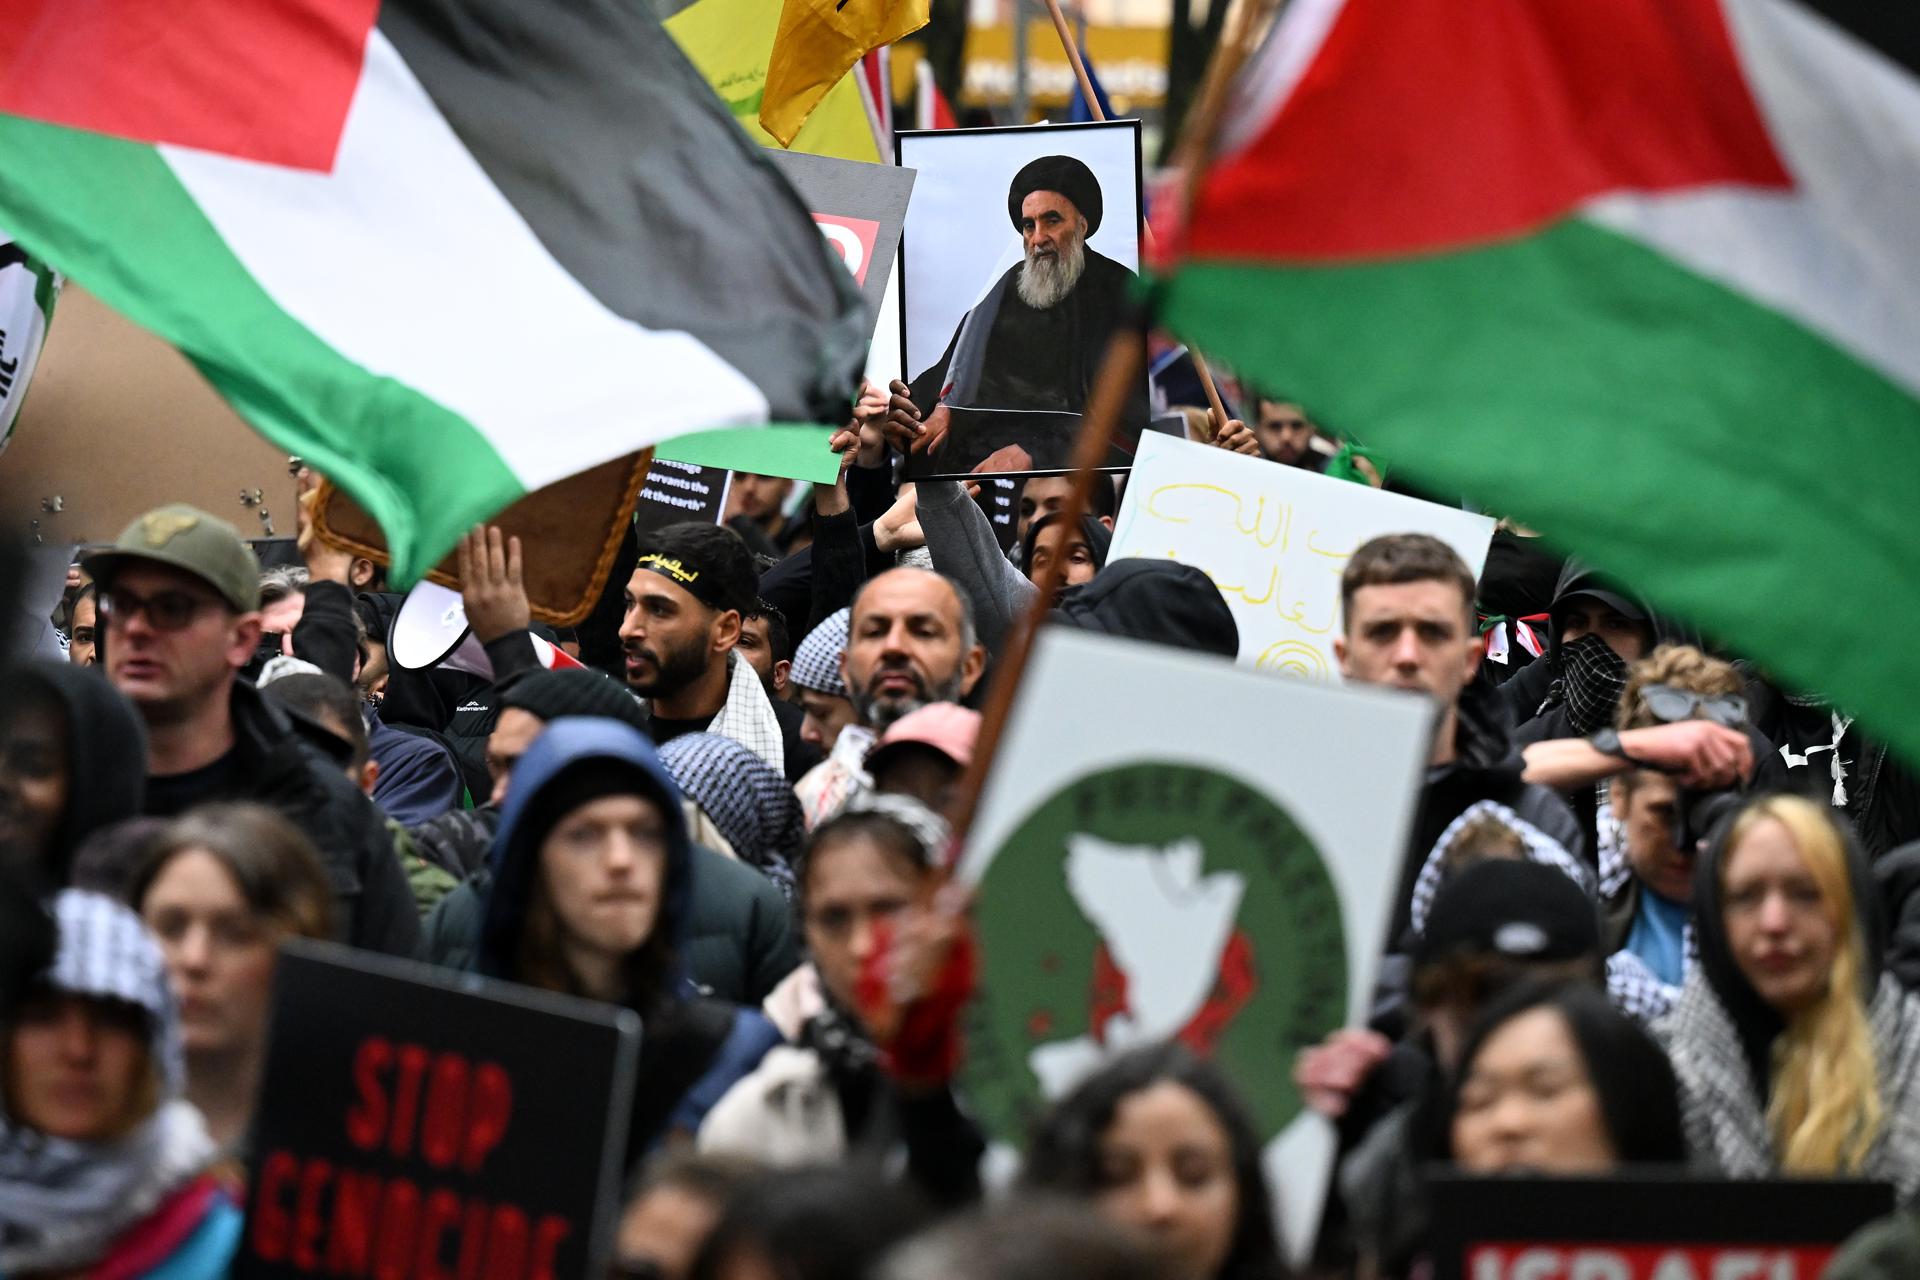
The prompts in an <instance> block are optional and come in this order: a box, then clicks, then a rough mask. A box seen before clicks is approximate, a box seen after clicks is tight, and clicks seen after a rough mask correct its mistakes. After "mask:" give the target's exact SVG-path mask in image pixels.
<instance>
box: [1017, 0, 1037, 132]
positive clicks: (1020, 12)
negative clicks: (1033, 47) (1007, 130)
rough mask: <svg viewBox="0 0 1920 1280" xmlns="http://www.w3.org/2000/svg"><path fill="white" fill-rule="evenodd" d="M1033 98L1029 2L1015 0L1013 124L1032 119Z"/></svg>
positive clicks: (1023, 122)
mask: <svg viewBox="0 0 1920 1280" xmlns="http://www.w3.org/2000/svg"><path fill="white" fill-rule="evenodd" d="M1031 107H1032V96H1031V94H1030V92H1029V87H1028V84H1027V0H1013V122H1014V123H1015V124H1025V123H1026V122H1027V121H1028V119H1030V118H1031V116H1030V112H1031Z"/></svg>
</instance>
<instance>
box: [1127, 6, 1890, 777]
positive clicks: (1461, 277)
mask: <svg viewBox="0 0 1920 1280" xmlns="http://www.w3.org/2000/svg"><path fill="white" fill-rule="evenodd" d="M1916 32H1920V27H1916V25H1915V24H1914V23H1913V22H1912V20H1911V13H1910V11H1909V10H1908V9H1907V8H1906V7H1905V6H1901V5H1862V4H1854V3H1847V2H1845V0H1606V3H1599V4H1554V3H1539V2H1538V0H1473V3H1471V4H1461V3H1458V2H1457V0H1291V3H1289V4H1288V6H1287V8H1286V10H1285V12H1284V14H1283V16H1282V18H1281V20H1280V22H1279V24H1278V26H1277V27H1276V30H1275V32H1274V35H1273V37H1272V38H1271V39H1270V40H1269V41H1268V43H1267V45H1266V46H1265V47H1264V48H1263V49H1262V50H1261V52H1260V53H1259V54H1258V55H1257V56H1256V58H1255V59H1254V60H1253V61H1252V62H1251V63H1250V64H1249V67H1248V71H1247V73H1246V74H1245V75H1244V77H1243V78H1242V80H1241V82H1240V83H1239V84H1238V86H1237V87H1236V91H1235V98H1236V101H1235V105H1234V106H1233V107H1232V109H1231V111H1230V114H1229V117H1228V119H1227V121H1226V126H1225V129H1224V133H1223V138H1222V140H1223V143H1224V151H1223V154H1222V155H1221V157H1220V159H1219V160H1218V161H1217V162H1216V163H1215V164H1214V165H1213V166H1212V167H1211V168H1210V169H1209V171H1208V172H1207V173H1206V174H1205V175H1204V176H1203V177H1202V179H1201V181H1200V183H1199V185H1198V189H1197V198H1196V200H1195V203H1194V205H1193V207H1192V210H1191V215H1190V217H1189V218H1188V221H1187V225H1186V226H1185V227H1184V228H1178V229H1176V228H1171V227H1169V228H1167V229H1166V234H1165V235H1164V236H1163V237H1162V239H1163V243H1167V244H1169V245H1170V246H1171V247H1172V253H1171V254H1170V262H1169V263H1166V264H1163V266H1164V267H1165V268H1166V269H1167V271H1168V272H1169V277H1168V279H1167V281H1166V291H1165V295H1164V302H1165V310H1164V312H1163V315H1164V318H1165V319H1166V321H1167V322H1168V323H1169V325H1170V326H1172V327H1173V328H1175V329H1176V330H1177V331H1178V332H1180V333H1181V334H1182V336H1184V337H1186V338H1189V339H1191V340H1192V341H1193V342H1195V343H1196V344H1198V345H1200V346H1202V347H1204V348H1205V349H1206V350H1207V352H1208V353H1209V354H1213V355H1217V356H1218V357H1220V358H1221V359H1223V360H1226V361H1228V362H1230V363H1232V364H1233V365H1234V366H1235V367H1236V368H1237V369H1238V370H1239V371H1240V372H1241V373H1242V374H1243V375H1244V376H1246V377H1248V378H1249V379H1250V380H1253V381H1255V382H1257V383H1262V384H1264V385H1266V386H1268V387H1270V388H1272V389H1273V390H1274V391H1275V392H1276V393H1279V394H1284V395H1285V396H1287V397H1288V398H1291V399H1297V400H1300V401H1301V402H1303V403H1305V404H1308V405H1310V406H1312V408H1313V410H1314V412H1315V416H1316V417H1319V418H1321V419H1322V420H1324V421H1327V422H1329V423H1330V424H1332V425H1333V426H1335V427H1337V428H1341V429H1344V430H1349V431H1352V432H1355V433H1357V434H1359V435H1360V436H1361V437H1362V438H1364V439H1365V440H1366V442H1367V443H1368V444H1369V445H1374V446H1378V447H1379V448H1380V449H1381V450H1382V451H1384V452H1385V453H1386V454H1387V456H1389V457H1391V458H1392V459H1393V461H1394V463H1395V465H1396V467H1397V468H1404V470H1405V471H1406V473H1407V474H1409V475H1410V476H1411V477H1412V478H1413V479H1414V480H1415V481H1416V483H1418V484H1419V485H1420V486H1421V487H1423V488H1425V489H1427V490H1429V491H1431V492H1435V493H1448V494H1453V493H1461V494H1465V495H1467V496H1469V497H1471V498H1472V499H1474V500H1475V501H1476V502H1478V503H1479V504H1481V505H1482V506H1484V507H1485V508H1487V509H1491V510H1495V511H1498V512H1501V513H1503V514H1508V515H1512V516H1514V517H1516V518H1519V519H1522V520H1525V521H1526V522H1527V523H1529V524H1534V525H1537V526H1538V527H1540V528H1541V529H1543V530H1545V531H1546V532H1547V533H1548V534H1549V535H1550V536H1551V537H1552V538H1554V539H1555V540H1556V541H1557V542H1559V543H1560V544H1561V545H1562V546H1564V547H1566V548H1569V549H1571V550H1573V551H1576V552H1579V553H1581V554H1582V555H1584V556H1587V557H1589V558H1590V559H1592V560H1593V561H1594V562H1596V563H1597V564H1598V566H1599V567H1600V568H1602V569H1604V570H1608V571H1611V572H1613V573H1616V574H1618V575H1620V576H1621V577H1623V578H1626V579H1627V580H1628V581H1630V582H1632V583H1633V584H1635V585H1637V586H1639V587H1641V588H1643V589H1644V590H1645V591H1646V592H1647V593H1648V594H1649V595H1650V596H1651V597H1652V598H1653V600H1654V602H1655V603H1656V604H1658V605H1660V606H1661V607H1663V608H1665V609H1669V610H1672V611H1673V612H1675V613H1677V614H1679V615H1681V616H1683V617H1686V618H1688V619H1689V620H1691V621H1692V622H1694V623H1696V624H1697V625H1699V626H1700V627H1701V628H1702V629H1703V630H1705V631H1706V632H1707V633H1708V634H1709V635H1713V636H1715V637H1717V638H1719V639H1721V640H1723V641H1725V642H1726V643H1728V644H1730V645H1732V646H1734V647H1736V648H1737V649H1739V650H1740V651H1742V652H1744V653H1747V654H1748V655H1750V656H1752V657H1754V658H1755V659H1757V660H1759V661H1760V662H1761V663H1762V664H1763V665H1764V666H1765V667H1766V668H1768V670H1769V671H1770V672H1772V673H1773V674H1774V675H1776V676H1777V677H1779V678H1780V679H1782V680H1783V681H1786V682H1788V683H1790V684H1794V685H1798V686H1800V687H1801V688H1804V689H1808V690H1812V691H1817V692H1820V693H1824V694H1827V695H1830V696H1832V697H1833V698H1835V699H1837V700H1838V701H1839V702H1840V703H1841V704H1842V705H1843V706H1845V707H1848V708H1851V709H1854V710H1856V711H1857V712H1858V714H1859V715H1860V717H1861V718H1862V719H1863V721H1865V722H1866V723H1867V724H1869V725H1870V726H1872V727H1873V728H1874V729H1875V731H1876V732H1877V733H1879V734H1881V735H1883V736H1885V737H1886V738H1888V739H1890V740H1891V741H1893V742H1894V743H1895V744H1896V745H1899V746H1902V747H1903V748H1904V749H1905V753H1906V754H1907V755H1908V757H1909V758H1913V759H1920V720H1917V719H1916V718H1915V717H1913V716H1912V715H1910V714H1906V713H1907V712H1908V711H1910V710H1911V708H1912V707H1913V705H1914V702H1915V697H1916V694H1920V677H1916V676H1915V674H1914V664H1913V662H1912V660H1911V658H1910V657H1909V656H1908V654H1907V653H1906V652H1905V651H1904V647H1903V646H1901V645H1898V644H1895V643H1875V642H1874V641H1873V639H1872V637H1874V636H1886V637H1906V636H1909V635H1912V634H1916V633H1920V579H1917V578H1916V577H1915V575H1914V572H1913V566H1914V564H1915V563H1916V562H1920V521H1917V520H1916V519H1915V518H1914V508H1915V498H1916V495H1917V494H1920V481H1916V479H1915V477H1916V476H1920V217H1916V215H1915V210H1916V209H1920V79H1917V78H1916V72H1920V35H1916Z"/></svg>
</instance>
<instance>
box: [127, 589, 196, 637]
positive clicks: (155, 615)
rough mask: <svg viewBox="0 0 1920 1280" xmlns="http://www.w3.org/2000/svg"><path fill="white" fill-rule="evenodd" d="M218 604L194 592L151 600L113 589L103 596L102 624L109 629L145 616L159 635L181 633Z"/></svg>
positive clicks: (165, 593)
mask: <svg viewBox="0 0 1920 1280" xmlns="http://www.w3.org/2000/svg"><path fill="white" fill-rule="evenodd" d="M218 603H219V602H218V601H216V600H213V599H211V598H209V597H207V596H203V595H198V594H196V593H194V592H192V591H156V592H154V593H153V594H152V595H150V596H141V595H136V594H134V593H133V592H131V591H128V590H127V589H126V588H124V587H112V588H109V589H108V590H106V591H102V592H101V593H100V605H99V610H100V620H101V621H102V622H104V623H106V624H108V625H112V624H114V623H118V624H119V625H121V626H125V625H126V624H127V623H129V622H132V621H133V618H134V615H135V614H138V613H144V614H146V615H147V621H148V622H149V623H151V624H153V629H154V630H156V631H180V630H182V629H184V628H186V627H187V626H190V625H191V624H192V622H193V620H194V619H195V618H197V617H199V616H200V613H201V611H202V610H204V609H210V608H213V607H214V606H215V605H216V604H218Z"/></svg>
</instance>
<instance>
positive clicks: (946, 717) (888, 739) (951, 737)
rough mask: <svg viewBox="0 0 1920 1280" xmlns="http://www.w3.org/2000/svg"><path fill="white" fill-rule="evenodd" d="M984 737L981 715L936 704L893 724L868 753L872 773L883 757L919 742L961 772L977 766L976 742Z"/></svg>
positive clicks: (956, 705) (956, 706)
mask: <svg viewBox="0 0 1920 1280" xmlns="http://www.w3.org/2000/svg"><path fill="white" fill-rule="evenodd" d="M979 736H980V713H979V712H978V711H969V710H967V709H966V708H965V707H963V706H960V705H958V704H956V703H952V702H933V703H929V704H928V705H926V706H924V707H921V708H920V709H919V710H918V711H909V712H908V713H907V714H906V715H904V716H901V717H900V718H899V719H898V720H895V721H894V722H893V725H892V727H890V728H889V729H888V730H887V731H886V732H885V733H883V734H881V735H880V741H879V743H878V744H876V745H875V746H874V748H873V750H872V751H870V752H868V753H867V767H868V768H869V769H871V768H872V767H873V762H874V761H875V760H877V759H879V757H880V753H881V752H883V751H885V750H887V749H888V748H889V747H892V746H894V745H896V744H899V743H905V742H917V743H919V744H921V745H922V746H927V747H932V748H933V749H934V750H935V751H938V752H939V753H940V754H941V755H944V756H946V757H947V758H948V759H949V760H952V761H953V762H954V763H955V764H957V765H959V766H960V767H961V768H963V769H964V768H966V767H967V766H968V765H969V764H971V763H973V744H974V740H975V739H976V738H978V737H979Z"/></svg>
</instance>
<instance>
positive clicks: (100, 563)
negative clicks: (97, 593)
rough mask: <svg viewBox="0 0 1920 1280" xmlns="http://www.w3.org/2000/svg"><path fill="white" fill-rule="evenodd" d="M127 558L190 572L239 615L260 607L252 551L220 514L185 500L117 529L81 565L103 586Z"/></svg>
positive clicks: (256, 566) (258, 575) (257, 568)
mask: <svg viewBox="0 0 1920 1280" xmlns="http://www.w3.org/2000/svg"><path fill="white" fill-rule="evenodd" d="M129 560H151V561H152V562H154V563H155V564H164V565H168V566H170V567H172V568H175V569H179V570H181V571H183V572H185V573H190V574H192V575H193V576H194V577H196V578H199V579H201V580H202V581H203V582H205V583H206V584H207V585H208V586H210V587H212V588H213V589H214V590H215V591H217V592H219V593H220V596H221V598H222V599H224V600H225V601H226V602H227V603H228V604H230V605H232V606H233V607H234V608H235V609H238V610H239V611H240V612H241V613H251V612H252V611H253V610H255V609H258V608H259V607H260V562H259V560H257V559H255V558H254V554H253V548H251V547H249V546H248V545H247V544H246V540H245V539H243V538H242V537H241V536H240V531H239V530H238V529H235V528H234V527H233V526H232V525H230V524H228V523H227V522H226V521H225V520H222V519H221V518H220V517H218V516H214V515H208V514H207V513H206V512H204V511H202V510H200V509H199V508H198V507H190V506H188V505H187V504H186V503H184V502H176V503H172V504H170V505H168V506H164V507H159V508H157V509H155V510H153V511H149V512H147V514H145V515H143V516H141V517H140V518H139V519H137V520H135V521H134V522H133V523H132V524H130V525H128V526H127V527H126V528H125V529H123V530H121V533H120V537H119V539H118V540H117V541H115V542H114V544H113V546H112V547H110V548H108V549H107V550H105V551H97V552H95V553H94V554H92V555H90V556H87V557H86V558H84V559H83V560H82V561H81V562H80V563H81V566H82V567H83V568H84V569H86V571H87V573H88V574H89V575H91V576H92V578H93V579H94V581H96V582H99V583H102V584H103V585H104V584H106V583H108V582H110V581H112V579H113V576H114V575H115V574H116V573H118V572H119V571H120V570H121V568H122V567H123V566H124V565H125V564H126V563H127V562H128V561H129Z"/></svg>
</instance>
